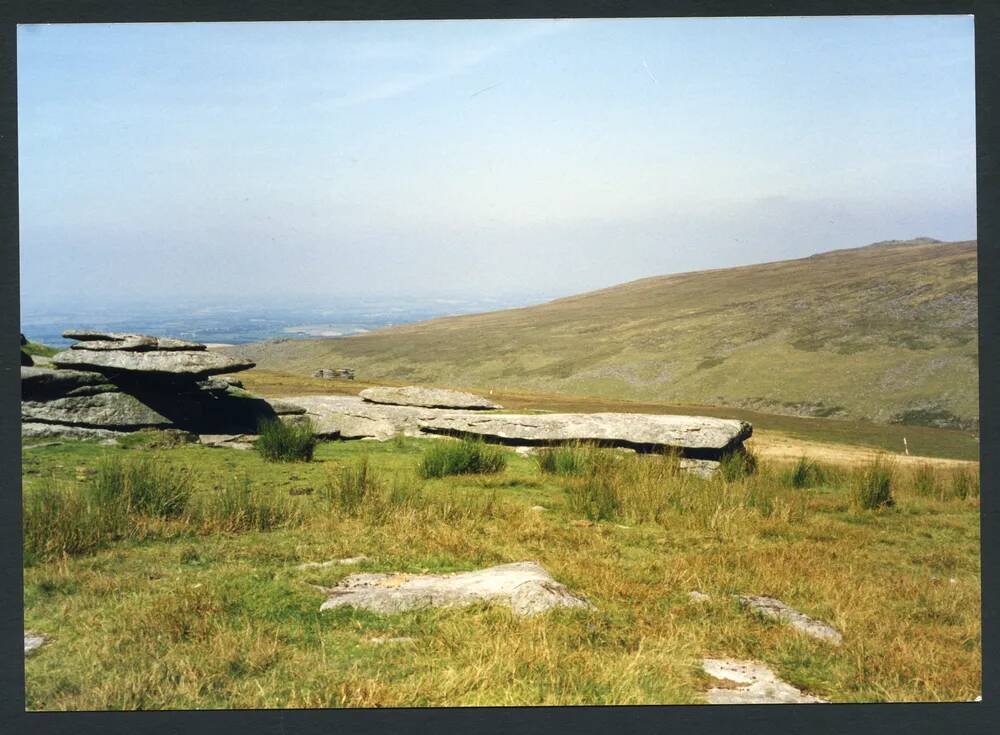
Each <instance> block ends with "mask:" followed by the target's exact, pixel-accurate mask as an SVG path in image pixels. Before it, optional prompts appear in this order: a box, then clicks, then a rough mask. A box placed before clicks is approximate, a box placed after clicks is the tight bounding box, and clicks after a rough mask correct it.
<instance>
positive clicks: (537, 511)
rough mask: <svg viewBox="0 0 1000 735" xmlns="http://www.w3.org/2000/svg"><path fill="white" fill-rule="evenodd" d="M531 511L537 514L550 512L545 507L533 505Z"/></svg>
mask: <svg viewBox="0 0 1000 735" xmlns="http://www.w3.org/2000/svg"><path fill="white" fill-rule="evenodd" d="M531 510H533V511H535V512H536V513H544V512H545V511H547V510H548V508H546V507H545V506H544V505H533V506H531Z"/></svg>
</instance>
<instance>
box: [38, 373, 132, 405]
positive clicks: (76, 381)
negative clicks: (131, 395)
mask: <svg viewBox="0 0 1000 735" xmlns="http://www.w3.org/2000/svg"><path fill="white" fill-rule="evenodd" d="M115 390H117V388H116V387H115V386H114V385H113V384H112V383H110V382H108V379H107V378H106V377H105V376H103V375H101V374H100V373H91V372H86V371H83V370H51V369H48V368H43V367H22V368H21V398H22V400H36V401H37V400H46V399H49V398H64V397H66V396H85V395H93V394H95V393H109V392H112V391H115Z"/></svg>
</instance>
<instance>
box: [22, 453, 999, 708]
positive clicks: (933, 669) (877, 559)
mask: <svg viewBox="0 0 1000 735" xmlns="http://www.w3.org/2000/svg"><path fill="white" fill-rule="evenodd" d="M458 444H459V442H455V441H450V440H443V439H442V440H421V439H409V438H403V439H399V440H397V441H393V442H385V443H374V442H324V443H320V444H318V445H317V447H316V451H315V457H314V461H313V462H311V463H294V464H289V463H271V462H267V461H265V460H264V459H263V458H262V457H261V456H259V455H258V454H257V453H255V452H240V451H236V450H222V449H211V448H208V447H203V446H197V445H180V446H177V447H174V448H171V449H164V450H159V451H157V452H156V453H155V454H153V453H152V452H149V451H147V450H141V449H139V448H133V449H120V448H116V447H106V446H100V445H97V444H90V443H85V442H70V441H67V442H63V443H62V444H59V445H51V446H44V447H37V448H34V449H31V450H25V451H24V452H23V453H22V467H23V480H24V492H25V507H26V510H25V534H26V538H27V537H31V538H34V539H45V538H53V537H59V536H60V535H61V536H62V537H63V538H67V539H68V538H69V537H70V535H69V534H66V533H61V532H52V531H50V530H48V529H52V528H58V527H59V526H60V524H62V525H63V527H65V528H66V529H67V531H69V530H73V529H78V530H80V531H83V530H86V529H88V528H95V527H99V525H100V524H99V523H95V524H93V525H87V524H83V525H82V526H81V525H79V524H77V523H76V520H77V519H79V518H80V517H81V516H80V515H79V514H80V513H84V514H85V512H86V511H80V510H79V509H78V507H79V506H78V505H74V503H78V501H80V500H81V499H85V497H86V493H87V492H89V491H88V490H87V488H89V487H90V486H91V484H92V481H93V478H94V477H95V476H96V474H97V471H98V468H99V466H100V465H101V464H102V463H103V462H105V461H107V459H108V458H110V457H118V458H120V461H122V462H129V461H131V460H133V459H135V458H142V457H155V458H156V461H157V462H159V463H160V464H162V465H163V466H164V467H170V468H190V469H191V489H192V492H191V496H190V497H189V499H188V502H187V504H186V507H185V511H184V512H183V513H181V514H180V515H179V516H176V517H159V516H150V515H144V514H140V513H138V512H135V511H133V512H131V513H129V514H128V515H127V516H126V517H125V522H124V525H122V526H120V527H118V530H117V531H116V532H115V533H114V534H111V535H110V536H107V537H103V538H99V539H98V541H99V542H98V543H93V539H92V538H88V537H87V534H86V533H83V534H82V535H81V537H80V539H79V542H75V551H74V552H73V553H67V554H64V553H63V551H65V549H63V550H60V551H56V550H52V552H51V553H46V554H43V555H40V556H39V558H37V559H35V560H33V561H32V562H31V563H30V564H29V565H28V566H27V567H26V568H25V570H24V599H25V612H24V624H25V628H26V629H30V630H34V631H38V632H40V633H42V634H44V635H45V636H46V637H48V638H49V639H50V642H49V643H47V644H46V645H45V646H43V647H42V648H41V649H40V650H39V651H38V652H36V653H35V654H33V655H32V656H31V657H29V658H27V659H26V660H25V670H26V673H25V695H26V701H27V707H28V708H29V709H32V710H36V709H45V710H65V709H94V710H103V709H189V708H248V709H252V708H275V707H368V706H381V707H407V706H445V705H450V706H462V705H471V706H477V705H478V706H484V705H538V704H547V705H567V704H654V703H692V702H697V701H701V697H702V693H703V692H704V691H705V690H706V689H707V688H708V687H709V686H710V685H711V682H709V681H708V680H707V679H706V678H705V677H704V676H703V675H701V674H700V673H699V671H698V661H699V660H700V658H701V657H703V656H715V657H719V656H729V657H735V658H753V659H757V660H760V661H763V662H765V663H767V664H768V665H769V666H771V667H772V668H773V669H774V670H775V671H776V673H778V674H779V675H780V676H781V677H782V678H784V679H785V680H787V681H790V682H792V683H793V684H795V685H796V686H799V687H802V688H804V689H805V690H807V691H809V692H811V693H814V694H817V695H819V696H822V697H824V698H828V699H831V700H833V701H836V702H870V701H887V700H890V701H940V700H965V699H971V698H972V697H974V696H976V695H977V694H979V693H980V691H981V627H980V617H979V610H980V606H981V596H980V563H979V503H978V496H977V495H976V493H975V488H976V487H977V485H978V483H977V482H975V481H974V480H975V475H974V474H973V473H971V472H970V473H969V477H968V481H965V480H957V481H954V480H953V478H952V476H951V475H950V474H949V473H947V472H945V471H943V470H941V471H940V474H939V477H938V480H939V482H938V485H939V487H943V488H945V490H944V492H940V491H939V492H936V493H931V494H922V492H921V491H920V490H919V489H918V488H917V486H916V481H915V479H914V478H913V474H912V473H911V472H909V471H905V468H897V469H896V472H895V474H894V475H893V482H892V488H891V489H892V494H893V497H894V498H895V501H896V502H895V505H893V506H891V507H885V508H883V509H882V510H881V511H880V512H878V513H872V512H869V511H865V510H861V509H858V508H855V507H854V505H853V504H852V502H851V482H850V480H851V472H852V469H854V468H849V467H845V468H839V469H838V472H836V473H831V474H830V476H829V478H828V479H827V481H826V482H825V483H824V484H822V485H819V486H816V487H813V488H811V489H810V491H809V492H808V493H804V492H802V491H801V490H800V489H796V488H791V487H788V486H786V485H785V484H784V483H783V481H782V479H781V476H782V473H783V472H784V471H785V468H784V467H782V466H772V465H771V464H769V463H768V462H766V461H765V462H760V463H759V464H758V467H757V471H756V472H755V473H754V474H752V475H748V476H744V477H742V478H739V479H736V480H733V481H731V482H724V481H712V482H703V481H698V480H696V479H695V478H691V477H689V476H687V475H685V474H683V473H677V472H675V469H674V468H673V467H672V466H671V464H672V463H671V458H669V457H662V456H655V455H653V456H639V455H630V454H627V453H622V452H615V451H608V450H601V452H600V458H599V459H597V460H596V462H595V463H594V464H592V465H591V467H599V468H600V469H598V470H596V471H597V472H600V473H603V474H602V478H603V480H604V481H605V482H606V483H607V486H608V487H610V488H611V490H612V491H613V492H614V497H615V498H616V501H617V507H616V509H615V511H614V513H613V514H612V517H611V518H609V519H608V520H600V521H596V522H591V521H588V522H587V523H580V522H581V521H583V520H585V519H586V516H585V513H584V512H583V511H581V510H576V509H574V508H573V507H571V502H570V498H569V491H568V487H569V486H570V485H571V484H572V483H575V482H580V481H582V480H585V479H586V478H587V477H588V474H587V473H582V474H553V473H548V472H543V471H541V469H540V468H539V465H538V463H537V461H536V460H535V459H534V458H530V457H521V456H518V455H516V454H514V453H512V452H506V451H505V450H502V449H501V450H499V451H501V452H503V454H504V456H505V458H506V466H505V468H504V470H503V472H501V473H495V474H462V475H446V476H442V477H432V478H427V479H424V478H421V477H420V467H421V463H422V461H423V458H424V456H425V453H426V452H428V451H429V450H431V449H432V448H433V447H435V446H437V445H442V446H444V445H448V446H455V445H458ZM362 467H364V469H363V470H362ZM345 468H346V469H349V470H350V472H349V473H348V475H349V476H350V478H352V479H350V480H348V481H347V485H346V486H348V487H363V488H364V491H363V492H361V493H360V498H361V499H360V501H358V503H357V504H356V505H354V506H351V507H347V506H344V507H341V506H340V505H338V504H337V502H336V501H335V500H333V499H332V498H331V495H330V494H329V493H328V491H327V489H326V487H327V484H328V483H329V484H330V485H331V486H332V487H336V485H337V483H338V482H339V481H340V480H339V478H341V477H342V476H344V475H342V470H344V469H345ZM359 477H360V478H363V481H362V480H358V479H357V478H359ZM247 478H248V479H247ZM247 482H249V487H250V491H249V492H247V491H246V487H247V485H246V483H247ZM955 482H958V484H959V486H965V487H967V488H968V491H967V493H966V497H965V498H964V499H963V498H962V497H959V495H958V494H956V493H955V491H953V490H952V489H951V488H953V486H954V484H955ZM230 483H232V484H230ZM963 483H966V484H965V485H963ZM224 498H229V500H224ZM63 501H66V502H63ZM60 503H62V504H61V505H60ZM255 503H256V504H257V507H260V504H264V503H266V504H269V505H273V507H282V508H284V509H285V511H284V513H283V514H282V515H280V516H278V515H271V514H268V515H267V517H268V518H272V519H274V520H275V522H273V523H272V522H268V523H263V524H261V523H256V522H251V523H243V522H240V523H234V524H231V525H228V526H227V524H225V523H224V522H223V519H225V518H234V517H240V518H245V517H253V514H252V513H246V512H241V511H238V510H237V511H223V510H221V508H223V507H229V508H236V509H238V508H247V507H251V506H254V505H255ZM537 506H542V507H544V508H545V509H546V510H545V511H544V512H540V511H538V510H536V509H535V508H536V507H537ZM83 507H86V504H84V506H83ZM210 509H215V510H210ZM83 517H86V516H85V515H84V516H83ZM256 517H258V518H259V517H263V516H261V515H258V516H256ZM622 526H626V527H622ZM29 529H30V530H29ZM262 529H266V530H262ZM361 554H364V555H366V556H367V557H368V561H365V562H363V563H362V564H361V565H360V566H359V567H341V566H336V565H335V566H332V567H327V568H322V569H299V565H301V564H302V563H303V562H307V561H323V560H327V559H336V558H343V557H349V556H358V555H361ZM525 559H535V560H537V561H538V562H539V563H541V564H542V565H543V566H544V567H545V568H546V569H548V570H549V571H550V572H551V573H552V574H553V575H554V576H555V578H556V579H557V580H559V581H560V582H562V583H564V584H566V585H567V586H568V587H569V588H570V589H572V590H574V591H575V592H577V593H579V594H582V595H584V596H586V597H587V599H589V600H590V601H592V602H593V603H594V605H595V606H596V609H594V610H589V611H588V610H561V611H554V612H552V613H550V614H547V615H543V616H539V617H535V618H518V617H516V616H514V615H513V614H512V613H511V612H510V611H509V610H508V609H506V608H504V607H502V606H485V605H484V606H474V607H471V608H463V609H450V610H448V609H443V610H425V611H419V612H415V613H410V614H402V615H390V616H379V615H375V614H372V613H368V612H364V611H359V610H353V609H350V608H341V609H338V610H331V611H326V612H322V613H321V612H320V611H319V607H320V604H321V603H322V601H323V599H324V596H323V594H322V593H321V592H319V591H317V590H316V589H315V587H314V585H320V586H332V585H335V584H336V583H337V582H338V581H340V580H341V579H343V578H344V577H345V576H346V575H348V574H349V573H351V572H354V571H358V570H359V569H364V570H370V571H386V572H405V573H422V572H425V571H426V572H431V573H447V572H454V571H464V570H471V569H478V568H482V567H485V566H489V565H493V564H500V563H505V562H511V561H519V560H525ZM693 589H698V590H701V591H703V592H706V593H708V594H710V595H711V599H710V601H709V602H707V603H697V602H692V601H691V600H689V599H688V596H687V593H688V591H690V590H693ZM731 594H765V595H769V596H774V597H778V598H780V599H782V600H784V601H785V602H787V603H788V604H790V605H793V606H794V607H796V608H798V609H800V610H802V611H803V612H805V613H806V614H808V615H811V616H813V617H817V618H820V619H823V620H826V621H828V622H830V623H831V624H833V625H834V626H836V627H837V628H838V629H840V630H841V631H842V632H843V633H844V643H843V645H842V646H840V647H837V648H833V647H831V646H829V645H827V644H824V643H822V642H818V641H814V640H812V639H810V638H807V637H803V636H801V635H798V634H796V633H794V631H792V630H790V629H789V628H788V627H787V626H783V625H779V624H775V623H773V622H768V621H764V620H759V619H757V618H755V617H754V616H752V615H748V614H747V613H746V612H745V611H742V610H741V609H740V608H739V606H737V605H735V604H733V603H732V602H731V600H730V598H729V595H731ZM400 636H405V637H411V638H413V639H414V642H413V643H412V644H407V645H402V644H401V645H382V646H376V645H373V644H372V643H371V642H370V641H371V639H372V638H374V637H400ZM95 672H100V676H96V675H95Z"/></svg>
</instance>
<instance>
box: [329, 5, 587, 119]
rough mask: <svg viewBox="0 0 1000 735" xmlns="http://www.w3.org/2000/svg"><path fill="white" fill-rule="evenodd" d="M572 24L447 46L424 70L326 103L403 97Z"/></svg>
mask: <svg viewBox="0 0 1000 735" xmlns="http://www.w3.org/2000/svg"><path fill="white" fill-rule="evenodd" d="M569 25H570V22H569V21H537V22H534V23H531V24H529V25H527V26H526V27H524V28H521V29H518V30H517V31H516V32H513V33H510V34H508V35H506V36H504V37H502V38H499V39H496V40H493V41H490V42H486V43H479V44H476V45H475V46H471V47H465V48H459V49H451V50H449V49H447V48H445V49H443V53H442V54H441V55H440V56H439V57H438V58H435V59H433V60H432V61H431V63H429V64H427V65H426V68H425V69H423V70H421V71H416V72H398V73H395V74H393V75H392V76H390V77H389V78H387V79H384V80H383V81H381V82H378V83H376V84H373V85H371V86H370V87H368V88H366V89H362V90H359V91H357V92H354V93H350V94H346V95H343V96H341V97H337V98H335V99H332V100H328V101H327V102H326V104H328V105H330V106H333V107H354V106H356V105H363V104H366V103H368V102H375V101H378V100H384V99H390V98H392V97H399V96H401V95H404V94H407V93H408V92H412V91H414V90H416V89H419V88H421V87H425V86H427V85H428V84H431V83H433V82H437V81H441V80H443V79H448V78H449V77H453V76H456V75H457V74H459V73H461V72H463V71H465V70H466V69H470V68H472V67H474V66H477V65H479V64H481V63H483V62H484V61H486V60H487V59H489V58H491V57H493V56H496V55H498V54H501V53H504V52H506V51H510V50H512V49H514V48H517V47H518V46H521V45H523V44H526V43H530V42H531V41H534V40H536V39H540V38H544V37H547V36H551V35H554V34H556V33H560V32H562V31H563V30H565V29H566V28H568V27H569ZM385 51H386V49H381V53H385ZM414 61H415V60H414Z"/></svg>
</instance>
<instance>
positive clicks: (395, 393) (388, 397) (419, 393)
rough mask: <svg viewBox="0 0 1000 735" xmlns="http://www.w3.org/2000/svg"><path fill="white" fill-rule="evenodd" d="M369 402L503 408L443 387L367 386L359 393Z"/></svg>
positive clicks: (482, 408) (484, 399)
mask: <svg viewBox="0 0 1000 735" xmlns="http://www.w3.org/2000/svg"><path fill="white" fill-rule="evenodd" d="M358 395H359V396H361V398H363V399H364V400H366V401H368V402H369V403H387V404H390V405H394V406H420V407H423V408H459V409H465V410H472V411H475V410H490V409H497V408H502V406H499V405H497V404H496V403H493V401H490V400H488V399H486V398H483V397H482V396H477V395H474V394H472V393H465V392H463V391H458V390H445V389H443V388H420V387H417V386H407V387H405V388H388V387H377V388H365V389H364V390H363V391H361V392H360V393H359V394H358Z"/></svg>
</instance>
